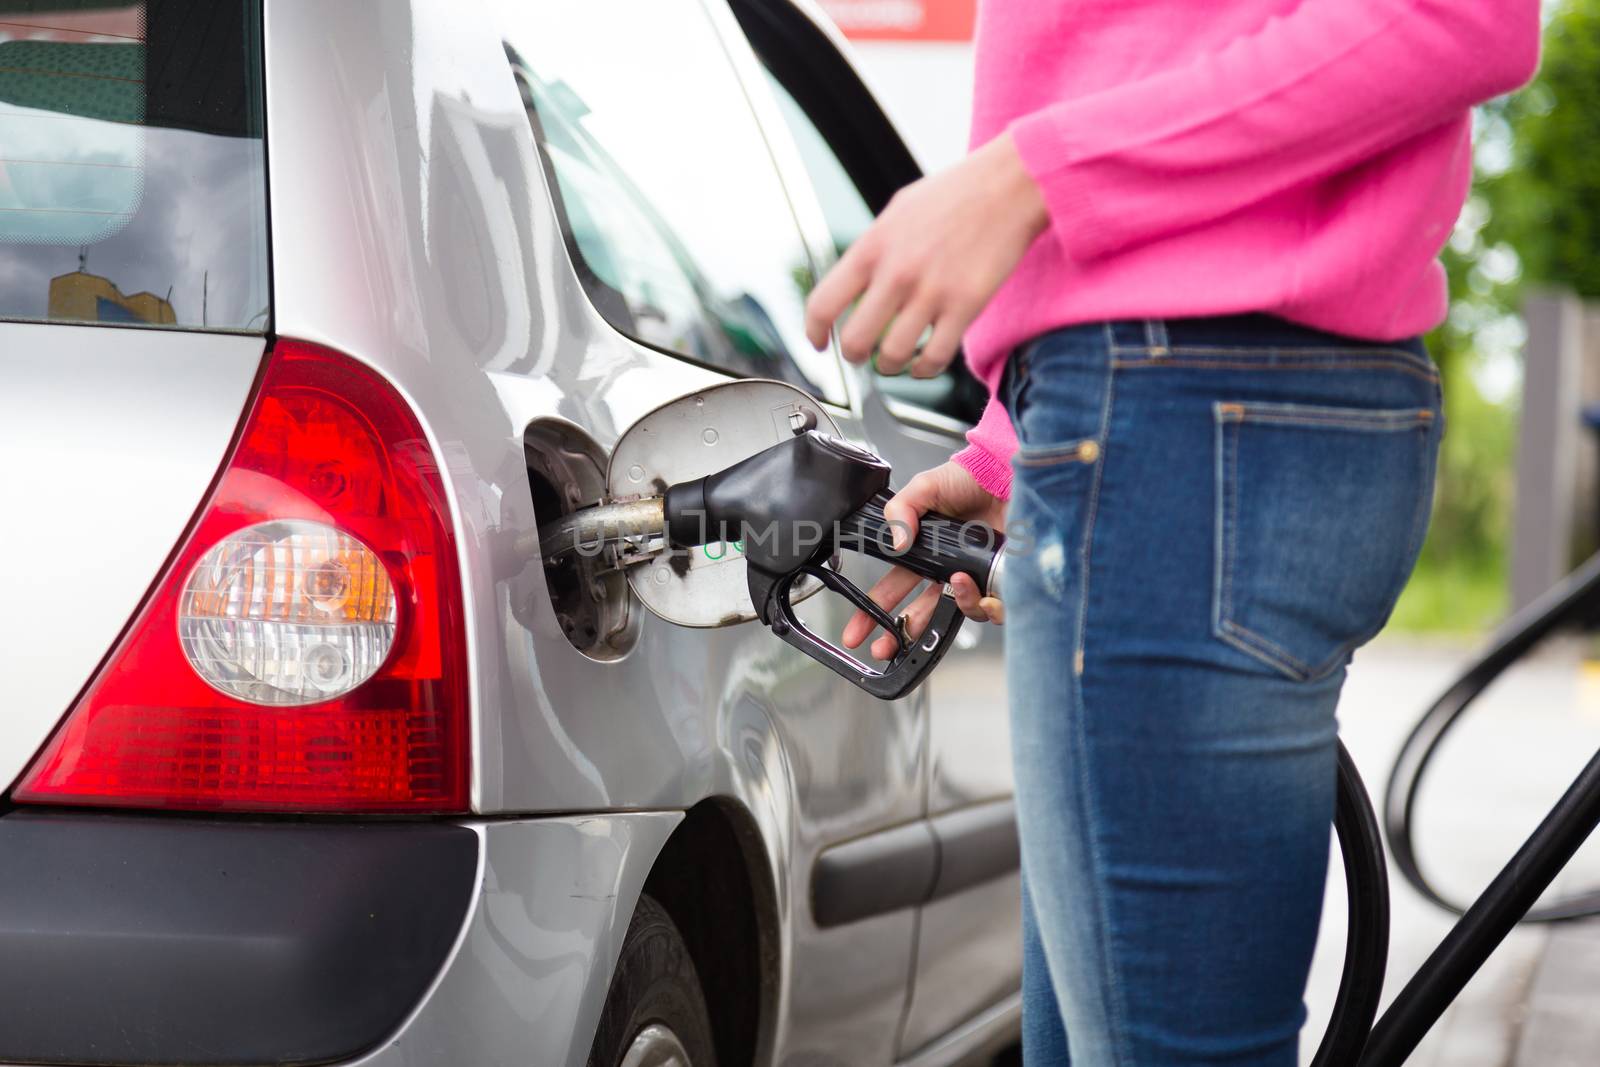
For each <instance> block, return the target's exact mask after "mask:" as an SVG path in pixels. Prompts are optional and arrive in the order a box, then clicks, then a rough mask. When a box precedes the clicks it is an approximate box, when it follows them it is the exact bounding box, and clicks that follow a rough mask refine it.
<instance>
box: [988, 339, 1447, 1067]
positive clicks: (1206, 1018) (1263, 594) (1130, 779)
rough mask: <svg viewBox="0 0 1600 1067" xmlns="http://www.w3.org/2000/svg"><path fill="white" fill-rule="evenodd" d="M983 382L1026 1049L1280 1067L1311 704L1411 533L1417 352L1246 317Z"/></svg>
mask: <svg viewBox="0 0 1600 1067" xmlns="http://www.w3.org/2000/svg"><path fill="white" fill-rule="evenodd" d="M1002 393H1003V396H1004V397H1005V399H1006V402H1007V404H1008V407H1009V408H1010V411H1011V415H1012V419H1013V421H1014V422H1015V424H1016V426H1017V432H1018V436H1019V438H1020V441H1021V450H1020V452H1019V453H1018V455H1017V457H1016V459H1015V462H1014V469H1015V481H1014V484H1013V490H1012V500H1011V512H1010V516H1009V517H1008V520H1007V528H1008V533H1009V534H1010V535H1011V537H1012V544H1013V545H1014V547H1015V549H1016V551H1015V554H1014V555H1013V557H1012V558H1011V559H1010V560H1008V562H1007V564H1006V567H1007V572H1006V576H1005V589H1004V596H1005V601H1006V608H1007V618H1006V654H1007V671H1008V679H1009V684H1010V690H1011V705H1012V708H1011V713H1012V743H1013V748H1014V758H1015V762H1016V786H1017V804H1018V819H1019V824H1020V829H1021V837H1022V854H1023V883H1024V899H1023V911H1024V924H1025V926H1024V935H1023V936H1024V972H1025V973H1024V1000H1023V1005H1024V1006H1023V1014H1024V1018H1023V1032H1024V1045H1023V1048H1024V1061H1025V1063H1026V1064H1027V1065H1028V1067H1056V1065H1060V1064H1066V1063H1068V1062H1071V1063H1072V1064H1073V1065H1075V1067H1113V1065H1114V1067H1187V1065H1190V1064H1222V1063H1226V1064H1230V1065H1240V1067H1244V1065H1250V1067H1293V1065H1294V1064H1295V1063H1296V1055H1297V1042H1298V1036H1299V1032H1300V1028H1301V1025H1302V1024H1303V1022H1304V1020H1305V1008H1304V1001H1303V998H1304V992H1305V983H1306V976H1307V972H1308V970H1309V968H1310V964H1311V954H1312V950H1313V948H1314V946H1315V943H1316V935H1317V924H1318V919H1319V916H1320V912H1321V908H1322V893H1323V883H1324V880H1325V878H1326V875H1327V860H1328V849H1329V832H1330V830H1329V828H1330V825H1331V822H1332V817H1333V803H1334V774H1335V738H1336V731H1337V724H1336V721H1335V718H1334V709H1335V705H1336V703H1337V701H1338V697H1339V688H1340V686H1341V685H1342V684H1343V682H1344V677H1345V668H1346V665H1347V664H1348V663H1349V661H1350V656H1351V653H1352V652H1353V651H1354V650H1355V649H1356V648H1357V647H1359V646H1360V645H1361V644H1362V643H1364V642H1365V641H1367V640H1368V639H1369V638H1371V637H1372V636H1373V635H1374V634H1375V633H1377V632H1378V630H1379V628H1380V627H1381V626H1382V625H1383V623H1384V621H1385V620H1386V619H1387V618H1388V615H1389V613H1390V611H1391V610H1392V608H1393V606H1394V602H1395V599H1396V598H1397V597H1398V595H1399V593H1400V590H1401V587H1402V586H1403V585H1404V584H1405V581H1406V579H1407V577H1408V576H1409V575H1410V573H1411V569H1412V566H1413V565H1414V564H1415V562H1416V557H1417V552H1418V549H1419V548H1420V546H1421V543H1422V537H1423V533H1424V532H1425V530H1426V528H1427V522H1428V512H1429V507H1430V503H1431V500H1432V496H1433V474H1434V465H1435V460H1436V458H1437V454H1438V447H1439V438H1440V434H1441V432H1442V429H1443V426H1442V423H1443V419H1442V415H1441V412H1440V395H1439V384H1438V376H1437V373H1436V371H1435V368H1434V366H1433V364H1432V362H1431V361H1430V360H1429V359H1428V356H1427V353H1426V352H1425V350H1424V349H1423V347H1422V345H1421V343H1420V342H1418V341H1407V342H1403V343H1394V344H1378V343H1370V342H1363V341H1356V340H1352V339H1349V338H1344V337H1337V336H1333V335H1329V334H1325V333H1321V332H1318V331H1315V330H1311V329H1307V328H1303V327H1298V326H1292V325H1290V324H1288V323H1285V322H1282V321H1279V320H1276V319H1272V318H1268V317H1266V316H1238V317H1231V318H1219V319H1193V320H1171V321H1167V322H1160V321H1152V322H1114V323H1098V324H1094V325H1089V326H1078V327H1071V328H1068V329H1063V330H1059V331H1057V332H1054V333H1050V334H1047V335H1045V336H1043V337H1040V338H1038V339H1036V340H1034V341H1033V342H1031V343H1029V344H1027V345H1025V346H1023V347H1022V348H1019V349H1018V350H1017V351H1016V352H1015V353H1014V354H1013V356H1012V359H1011V361H1010V364H1009V365H1008V367H1007V371H1006V375H1005V379H1004V382H1003V390H1002ZM1069 1050H1070V1053H1069Z"/></svg>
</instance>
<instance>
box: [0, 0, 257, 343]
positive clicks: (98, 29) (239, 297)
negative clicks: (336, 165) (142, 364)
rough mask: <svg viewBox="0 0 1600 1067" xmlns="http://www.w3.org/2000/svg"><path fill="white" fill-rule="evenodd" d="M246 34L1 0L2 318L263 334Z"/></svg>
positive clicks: (93, 1)
mask: <svg viewBox="0 0 1600 1067" xmlns="http://www.w3.org/2000/svg"><path fill="white" fill-rule="evenodd" d="M260 25H261V22H260V15H259V10H258V5H257V4H256V3H254V2H249V0H144V2H142V3H115V2H107V0H0V318H4V319H21V320H28V321H45V322H98V323H112V324H117V325H134V326H165V327H179V328H184V329H195V328H202V329H219V330H246V331H251V332H264V331H265V330H266V329H267V327H268V325H269V316H270V310H271V309H270V306H269V303H268V299H269V298H268V284H267V209H266V172H265V167H264V156H263V143H262V126H263V123H262V105H261V59H260V56H261V42H260V37H259V32H260Z"/></svg>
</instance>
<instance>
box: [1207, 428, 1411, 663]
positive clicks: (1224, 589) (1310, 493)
mask: <svg viewBox="0 0 1600 1067" xmlns="http://www.w3.org/2000/svg"><path fill="white" fill-rule="evenodd" d="M1213 411H1214V413H1215V419H1216V478H1217V499H1216V509H1217V511H1216V575H1215V591H1214V597H1213V606H1212V627H1213V632H1214V633H1215V635H1216V636H1217V637H1218V638H1220V639H1221V640H1222V641H1224V642H1226V643H1227V644H1229V645H1231V646H1233V647H1234V648H1236V649H1238V650H1240V651H1242V652H1244V653H1246V654H1248V655H1250V656H1252V657H1254V658H1255V659H1257V660H1260V661H1262V662H1264V663H1266V664H1268V665H1269V666H1271V667H1273V668H1275V669H1276V670H1278V671H1279V672H1281V673H1283V674H1284V675H1287V676H1288V677H1290V678H1293V679H1296V680H1301V681H1305V680H1311V679H1315V678H1320V677H1324V676H1326V675H1327V674H1329V673H1331V672H1332V671H1334V670H1335V669H1337V668H1338V667H1339V666H1340V665H1342V664H1343V663H1344V661H1345V659H1346V657H1347V656H1348V655H1349V654H1350V653H1351V652H1352V651H1353V650H1354V649H1355V648H1357V647H1359V646H1360V645H1362V644H1363V643H1365V642H1366V641H1368V640H1370V639H1371V638H1372V637H1373V635H1375V634H1376V633H1377V632H1378V630H1380V629H1381V628H1382V627H1383V624H1384V623H1385V622H1386V621H1387V620H1388V618H1389V613H1390V612H1391V611H1392V610H1393V609H1394V604H1395V601H1396V600H1397V599H1398V598H1399V595H1400V591H1401V589H1403V588H1404V586H1405V583H1406V579H1407V578H1408V577H1409V576H1410V574H1411V569H1412V567H1413V566H1414V565H1415V564H1416V559H1417V553H1418V552H1419V551H1420V549H1421V543H1422V535H1423V533H1424V531H1425V530H1426V528H1427V520H1428V512H1429V508H1430V505H1431V503H1432V499H1433V474H1434V462H1435V453H1436V450H1437V435H1436V434H1435V433H1434V432H1433V431H1434V428H1435V427H1434V423H1435V421H1436V420H1437V413H1436V412H1435V411H1434V410H1430V409H1426V408H1405V409H1398V410H1395V409H1370V408H1343V407H1320V406H1313V405H1306V404H1269V403H1219V404H1215V405H1214V406H1213Z"/></svg>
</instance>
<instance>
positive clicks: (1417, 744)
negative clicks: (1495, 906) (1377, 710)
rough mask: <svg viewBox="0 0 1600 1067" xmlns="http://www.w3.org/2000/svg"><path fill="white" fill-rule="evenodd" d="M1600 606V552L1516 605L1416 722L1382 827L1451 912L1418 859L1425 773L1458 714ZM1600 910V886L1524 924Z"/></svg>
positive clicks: (1415, 880) (1398, 860)
mask: <svg viewBox="0 0 1600 1067" xmlns="http://www.w3.org/2000/svg"><path fill="white" fill-rule="evenodd" d="M1597 610H1600V553H1596V554H1595V555H1593V556H1591V557H1590V558H1589V559H1588V560H1587V561H1586V562H1585V563H1584V564H1583V566H1581V567H1579V568H1578V569H1577V570H1576V571H1573V572H1572V573H1571V574H1570V575H1568V576H1567V577H1566V578H1565V579H1563V580H1562V581H1561V582H1560V583H1559V584H1557V585H1556V586H1555V587H1554V588H1552V589H1550V590H1549V592H1547V593H1545V594H1544V595H1543V596H1541V597H1540V598H1539V599H1538V600H1536V601H1534V602H1533V603H1532V604H1530V605H1528V606H1527V607H1526V608H1524V609H1523V610H1522V611H1519V612H1518V613H1517V614H1516V615H1515V616H1513V617H1512V618H1511V620H1510V621H1509V622H1508V623H1507V624H1506V626H1505V627H1504V628H1503V629H1502V631H1501V634H1502V636H1500V637H1498V638H1497V639H1496V640H1495V642H1494V643H1493V644H1492V645H1491V646H1490V647H1489V649H1488V651H1486V652H1485V653H1483V655H1481V656H1480V657H1479V658H1478V659H1477V660H1476V661H1475V662H1474V663H1473V664H1472V665H1471V666H1470V667H1468V668H1467V670H1466V671H1465V672H1464V673H1463V674H1462V675H1461V677H1460V678H1459V679H1457V680H1456V682H1455V684H1454V685H1452V686H1451V687H1450V688H1449V689H1448V690H1446V691H1445V693H1444V695H1443V696H1441V697H1440V698H1439V699H1438V700H1437V701H1436V702H1435V703H1434V705H1433V706H1432V707H1431V708H1429V709H1428V711H1427V714H1425V715H1423V717H1422V718H1421V719H1420V720H1419V721H1418V722H1417V725H1416V726H1415V727H1413V728H1412V730H1411V734H1410V736H1409V737H1407V738H1406V741H1405V744H1403V745H1402V746H1400V754H1399V756H1398V757H1396V759H1395V764H1394V770H1393V771H1392V772H1390V775H1389V786H1388V789H1387V790H1386V791H1385V794H1384V804H1383V811H1384V830H1385V831H1386V832H1387V834H1388V838H1389V849H1390V851H1391V852H1392V853H1393V855H1394V865H1395V869H1396V870H1398V871H1399V872H1400V876H1401V877H1402V878H1404V879H1405V880H1406V882H1407V884H1409V885H1410V886H1411V888H1413V889H1415V890H1416V891H1417V892H1418V893H1420V894H1422V896H1423V897H1425V898H1426V899H1428V900H1430V901H1432V902H1433V903H1435V904H1437V905H1438V906H1439V907H1441V908H1444V909H1445V910H1447V911H1451V912H1454V913H1455V914H1457V915H1464V914H1466V910H1467V907H1466V905H1463V904H1460V903H1458V902H1456V901H1453V900H1450V899H1449V898H1447V897H1446V896H1444V894H1443V893H1441V892H1440V891H1439V890H1438V889H1437V888H1436V887H1435V886H1434V884H1433V883H1432V882H1430V881H1429V880H1428V877H1427V875H1425V874H1424V873H1423V871H1422V867H1421V864H1420V863H1419V862H1418V860H1417V848H1416V819H1415V811H1416V804H1417V797H1418V795H1419V794H1420V792H1421V789H1422V779H1423V776H1424V775H1425V774H1426V773H1427V770H1428V766H1429V764H1430V763H1431V762H1432V760H1433V757H1434V755H1435V754H1436V753H1437V752H1438V750H1439V745H1440V743H1441V742H1442V741H1443V740H1444V738H1445V736H1446V735H1447V734H1448V733H1449V732H1450V730H1451V728H1452V727H1454V726H1455V725H1456V723H1457V722H1459V721H1460V720H1461V716H1462V714H1463V713H1465V712H1466V710H1467V708H1468V707H1470V706H1471V704H1472V702H1473V701H1474V700H1476V699H1477V697H1478V695H1479V694H1480V693H1482V692H1483V691H1484V690H1485V689H1487V688H1488V687H1489V686H1490V685H1491V684H1492V683H1493V682H1494V680H1495V679H1496V678H1499V677H1500V675H1501V674H1502V673H1504V672H1505V670H1506V668H1508V667H1510V666H1511V665H1512V664H1513V663H1515V662H1517V660H1519V659H1521V658H1522V657H1523V656H1524V655H1526V654H1527V653H1528V651H1529V650H1530V649H1532V648H1533V647H1534V646H1535V645H1537V644H1538V643H1539V642H1540V641H1542V640H1544V638H1546V637H1547V636H1549V635H1550V633H1551V632H1552V631H1554V630H1557V629H1559V628H1560V627H1562V626H1565V625H1568V624H1569V623H1573V622H1578V621H1586V620H1588V619H1590V618H1593V617H1594V616H1595V614H1596V612H1597ZM1592 915H1600V890H1590V891H1588V892H1584V893H1579V894H1577V895H1575V896H1570V897H1565V898H1563V899H1561V900H1557V901H1555V902H1553V903H1550V904H1546V905H1544V906H1543V907H1540V908H1535V909H1533V910H1532V911H1530V912H1528V913H1527V915H1526V916H1525V917H1524V918H1523V919H1522V921H1523V922H1562V921H1565V920H1568V919H1582V918H1586V917H1589V916H1592Z"/></svg>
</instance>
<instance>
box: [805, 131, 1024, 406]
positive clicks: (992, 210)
mask: <svg viewBox="0 0 1600 1067" xmlns="http://www.w3.org/2000/svg"><path fill="white" fill-rule="evenodd" d="M1048 220H1049V216H1048V214H1047V211H1046V208H1045V201H1044V196H1043V195H1042V194H1041V193H1040V191H1039V187H1038V186H1037V185H1036V184H1035V183H1034V180H1033V178H1032V176H1030V175H1029V174H1028V172H1027V170H1026V169H1025V168H1024V167H1023V165H1022V159H1021V157H1020V156H1019V155H1018V154H1017V149H1016V146H1015V145H1013V144H1012V142H1011V136H1010V135H1009V134H1002V135H1001V136H999V137H997V138H995V139H994V140H993V141H990V142H989V143H988V144H987V145H985V146H984V147H982V148H980V149H978V150H977V151H975V152H973V153H972V154H971V155H970V156H968V157H967V158H966V159H964V160H962V161H961V162H960V163H958V164H956V165H955V166H953V167H951V168H949V169H948V170H945V171H942V172H940V173H938V174H934V175H931V176H929V177H927V178H923V179H922V180H920V181H917V182H913V183H912V184H910V185H908V186H906V187H905V188H904V189H902V190H900V191H899V192H898V193H896V194H895V196H894V199H892V200H890V201H889V206H888V207H886V208H884V210H883V214H881V215H880V216H878V219H877V221H876V222H874V223H873V224H872V226H871V227H870V228H869V229H868V230H867V232H866V233H864V234H862V235H861V237H860V238H859V239H858V240H857V241H856V243H855V244H853V245H851V246H850V248H849V250H848V251H846V252H845V254H844V255H843V256H842V257H841V258H840V260H839V262H838V263H836V264H835V265H834V267H833V269H832V270H830V271H829V272H828V273H827V274H826V275H825V276H824V277H823V279H822V281H821V282H819V283H818V284H817V287H816V288H815V289H814V290H812V293H811V297H810V299H808V300H807V301H806V336H807V337H808V338H810V340H811V343H812V344H813V345H815V346H816V347H817V349H818V350H819V351H820V350H821V349H823V348H826V347H827V345H828V335H829V332H830V331H831V330H832V329H833V326H834V323H836V322H837V321H838V319H839V317H840V316H841V315H843V314H844V312H845V309H846V308H848V307H850V305H851V304H852V303H854V302H855V301H856V299H857V298H858V297H859V298H860V300H861V302H860V304H858V305H857V306H856V309H855V310H854V311H853V312H851V313H850V317H849V319H848V320H846V322H845V324H844V329H843V330H842V331H841V332H840V334H839V347H840V349H841V350H842V351H843V353H844V357H845V359H848V360H849V361H850V362H852V363H865V362H866V361H867V359H868V358H869V357H870V356H871V355H872V349H873V346H874V345H876V346H877V349H878V369H879V370H880V371H882V372H883V373H884V374H898V373H899V372H900V371H901V370H903V369H905V368H906V367H907V366H908V365H909V366H910V368H911V374H912V376H913V377H918V378H931V377H934V376H935V375H937V374H939V372H941V371H943V370H944V369H945V367H947V366H949V364H950V361H951V359H953V358H954V357H955V354H956V351H957V350H958V349H959V348H960V345H961V336H962V334H964V333H965V332H966V329H967V326H968V325H970V324H971V322H972V320H973V319H975V318H977V317H978V313H979V312H980V311H982V310H983V308H984V305H986V304H987V303H988V302H989V299H990V298H991V297H992V296H994V294H995V291H996V290H997V289H999V288H1000V286H1001V284H1002V283H1003V282H1004V281H1005V280H1006V278H1008V277H1009V276H1010V275H1011V272H1012V271H1013V270H1014V269H1016V266H1017V263H1018V262H1019V261H1020V260H1021V259H1022V256H1023V253H1025V252H1026V251H1027V250H1028V246H1029V245H1031V244H1032V243H1033V239H1034V238H1035V237H1037V236H1038V235H1039V234H1040V233H1041V232H1043V231H1044V229H1045V227H1046V226H1047V225H1048ZM863 294H865V295H863ZM930 326H931V327H932V328H933V333H932V337H931V338H930V339H929V341H928V343H927V344H926V345H924V346H923V348H922V351H921V354H918V353H917V342H918V341H919V340H920V339H921V337H922V335H923V333H924V332H925V331H926V330H927V329H928V328H929V327H930ZM885 330H887V331H888V332H887V333H885V332H884V331H885ZM880 337H881V338H882V340H881V342H880V340H879V338H880ZM913 360H914V361H913Z"/></svg>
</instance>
